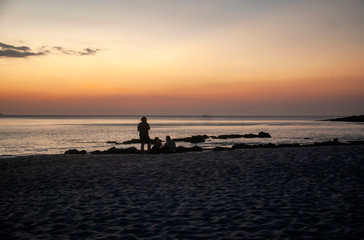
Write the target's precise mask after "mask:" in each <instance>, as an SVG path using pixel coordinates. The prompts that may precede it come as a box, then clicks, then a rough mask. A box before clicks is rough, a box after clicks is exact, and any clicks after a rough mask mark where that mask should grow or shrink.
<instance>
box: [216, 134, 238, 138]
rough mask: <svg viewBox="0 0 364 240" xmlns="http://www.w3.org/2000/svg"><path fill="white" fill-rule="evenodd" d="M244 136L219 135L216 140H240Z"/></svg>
mask: <svg viewBox="0 0 364 240" xmlns="http://www.w3.org/2000/svg"><path fill="white" fill-rule="evenodd" d="M243 136H244V135H240V134H229V135H220V136H218V137H217V138H218V139H228V138H242V137H243Z"/></svg>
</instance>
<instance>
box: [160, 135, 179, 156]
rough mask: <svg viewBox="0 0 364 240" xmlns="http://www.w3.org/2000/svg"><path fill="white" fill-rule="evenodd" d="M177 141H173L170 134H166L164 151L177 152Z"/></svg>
mask: <svg viewBox="0 0 364 240" xmlns="http://www.w3.org/2000/svg"><path fill="white" fill-rule="evenodd" d="M176 150H177V149H176V143H175V142H174V141H172V139H171V137H170V136H166V143H165V144H164V146H163V152H165V153H175V152H176Z"/></svg>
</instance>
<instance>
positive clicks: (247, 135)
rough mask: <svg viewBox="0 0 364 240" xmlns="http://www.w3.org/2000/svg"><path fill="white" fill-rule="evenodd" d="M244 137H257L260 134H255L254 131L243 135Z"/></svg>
mask: <svg viewBox="0 0 364 240" xmlns="http://www.w3.org/2000/svg"><path fill="white" fill-rule="evenodd" d="M243 137H244V138H257V137H258V135H256V134H253V133H249V134H244V136H243Z"/></svg>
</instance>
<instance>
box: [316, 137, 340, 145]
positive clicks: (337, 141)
mask: <svg viewBox="0 0 364 240" xmlns="http://www.w3.org/2000/svg"><path fill="white" fill-rule="evenodd" d="M338 145H345V143H342V142H339V140H338V139H337V138H334V140H333V141H327V142H315V143H314V144H313V146H338Z"/></svg>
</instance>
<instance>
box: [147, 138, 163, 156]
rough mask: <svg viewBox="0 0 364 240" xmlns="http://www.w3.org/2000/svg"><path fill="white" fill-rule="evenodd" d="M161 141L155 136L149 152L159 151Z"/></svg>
mask: <svg viewBox="0 0 364 240" xmlns="http://www.w3.org/2000/svg"><path fill="white" fill-rule="evenodd" d="M162 146H163V145H162V141H161V140H160V139H159V138H158V137H156V138H154V145H153V147H152V150H151V151H150V152H151V153H160V152H161V149H162Z"/></svg>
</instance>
